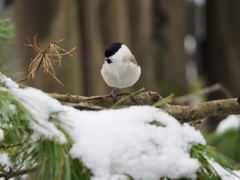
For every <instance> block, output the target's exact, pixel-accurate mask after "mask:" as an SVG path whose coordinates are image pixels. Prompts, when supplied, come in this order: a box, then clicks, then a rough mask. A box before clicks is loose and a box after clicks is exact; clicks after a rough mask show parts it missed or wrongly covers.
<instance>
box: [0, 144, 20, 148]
mask: <svg viewBox="0 0 240 180" xmlns="http://www.w3.org/2000/svg"><path fill="white" fill-rule="evenodd" d="M19 146H22V143H15V144H0V149H8V148H14V147H19Z"/></svg>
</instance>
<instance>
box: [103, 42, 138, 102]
mask: <svg viewBox="0 0 240 180" xmlns="http://www.w3.org/2000/svg"><path fill="white" fill-rule="evenodd" d="M101 74H102V77H103V79H104V80H105V82H106V83H107V85H108V86H110V87H112V92H111V95H112V97H113V99H114V101H115V102H116V101H117V96H116V94H115V89H116V88H127V87H130V88H131V90H130V93H131V98H132V100H133V101H135V100H136V97H135V95H134V92H133V89H132V86H133V85H134V84H135V83H136V82H137V80H138V79H139V77H140V74H141V68H140V66H139V65H138V64H137V61H136V59H135V57H134V55H133V54H132V53H131V51H130V50H129V48H128V47H127V46H126V45H124V44H123V43H111V44H110V45H108V46H107V48H106V50H105V58H104V63H103V66H102V70H101Z"/></svg>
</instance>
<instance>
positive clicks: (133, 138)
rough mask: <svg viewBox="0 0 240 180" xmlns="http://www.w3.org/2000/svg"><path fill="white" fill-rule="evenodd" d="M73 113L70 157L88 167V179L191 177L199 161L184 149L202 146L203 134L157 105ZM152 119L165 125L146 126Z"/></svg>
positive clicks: (198, 165)
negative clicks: (117, 175)
mask: <svg viewBox="0 0 240 180" xmlns="http://www.w3.org/2000/svg"><path fill="white" fill-rule="evenodd" d="M71 114H74V113H71ZM73 116H75V117H79V120H77V121H74V123H73V124H74V127H75V128H74V129H73V131H72V132H71V135H72V137H73V140H74V141H75V144H74V146H73V147H72V149H71V155H72V156H73V157H75V158H81V160H82V161H83V162H84V164H86V165H87V166H88V167H90V168H91V170H92V172H93V174H94V175H95V176H94V177H93V178H92V179H93V180H104V179H115V178H116V176H113V175H114V174H115V175H116V174H128V175H130V176H131V177H133V179H147V180H158V179H160V178H161V177H164V176H168V177H169V178H174V179H175V178H180V177H187V178H193V179H194V178H195V177H196V175H195V173H196V171H197V170H198V168H199V167H200V164H199V163H198V161H197V160H196V159H193V158H190V155H189V150H190V148H191V145H192V144H197V143H201V144H205V140H204V138H203V136H202V135H201V134H200V132H199V131H196V130H195V129H194V128H193V127H191V126H189V125H188V124H184V125H183V126H182V125H181V124H179V123H178V122H177V121H176V120H175V119H174V118H173V117H171V116H170V115H168V114H167V113H165V112H163V111H161V110H159V109H157V108H154V107H150V106H132V107H130V108H125V109H119V110H103V111H99V112H87V111H83V112H81V113H78V114H76V115H73ZM153 120H156V121H158V122H160V123H161V124H163V125H164V126H165V127H161V126H160V127H157V126H155V125H151V124H150V122H152V121H153Z"/></svg>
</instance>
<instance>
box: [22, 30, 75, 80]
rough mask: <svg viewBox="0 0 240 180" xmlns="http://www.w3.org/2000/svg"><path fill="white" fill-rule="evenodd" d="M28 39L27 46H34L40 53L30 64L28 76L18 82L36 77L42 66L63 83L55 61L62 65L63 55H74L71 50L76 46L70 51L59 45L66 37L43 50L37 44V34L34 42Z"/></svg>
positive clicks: (51, 43)
mask: <svg viewBox="0 0 240 180" xmlns="http://www.w3.org/2000/svg"><path fill="white" fill-rule="evenodd" d="M27 40H28V44H25V46H29V47H31V48H33V49H34V50H35V51H36V52H37V53H38V54H37V56H36V57H35V58H34V59H33V60H32V62H31V63H30V65H29V68H28V71H29V74H28V76H27V77H25V78H23V79H21V80H20V81H18V82H23V81H25V80H27V79H30V78H32V79H34V78H35V77H36V73H37V71H38V70H39V68H40V67H41V66H42V67H43V68H44V72H47V73H49V74H50V75H51V76H52V77H53V78H54V79H55V80H56V81H57V82H58V83H60V84H61V85H63V83H62V82H61V81H60V80H59V79H58V78H57V77H56V73H55V70H54V65H55V62H58V64H59V66H60V65H61V59H62V58H63V57H62V56H65V55H69V56H72V54H71V52H72V51H73V50H75V47H74V48H72V49H71V50H70V51H66V50H65V49H63V48H61V47H60V46H58V45H57V43H58V42H61V41H63V40H64V39H61V40H59V41H52V42H50V43H49V44H48V46H47V48H46V49H45V50H42V49H40V48H39V47H38V46H37V34H36V35H35V36H33V43H32V42H31V41H30V39H29V38H27ZM54 58H57V59H54Z"/></svg>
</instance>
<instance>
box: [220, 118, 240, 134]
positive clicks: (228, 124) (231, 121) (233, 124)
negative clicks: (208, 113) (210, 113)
mask: <svg viewBox="0 0 240 180" xmlns="http://www.w3.org/2000/svg"><path fill="white" fill-rule="evenodd" d="M239 128H240V118H239V116H237V115H229V116H227V118H225V119H224V120H222V121H221V122H220V123H219V125H218V126H217V129H216V132H217V133H219V134H221V133H224V132H226V131H227V130H229V129H236V130H238V129H239Z"/></svg>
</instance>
